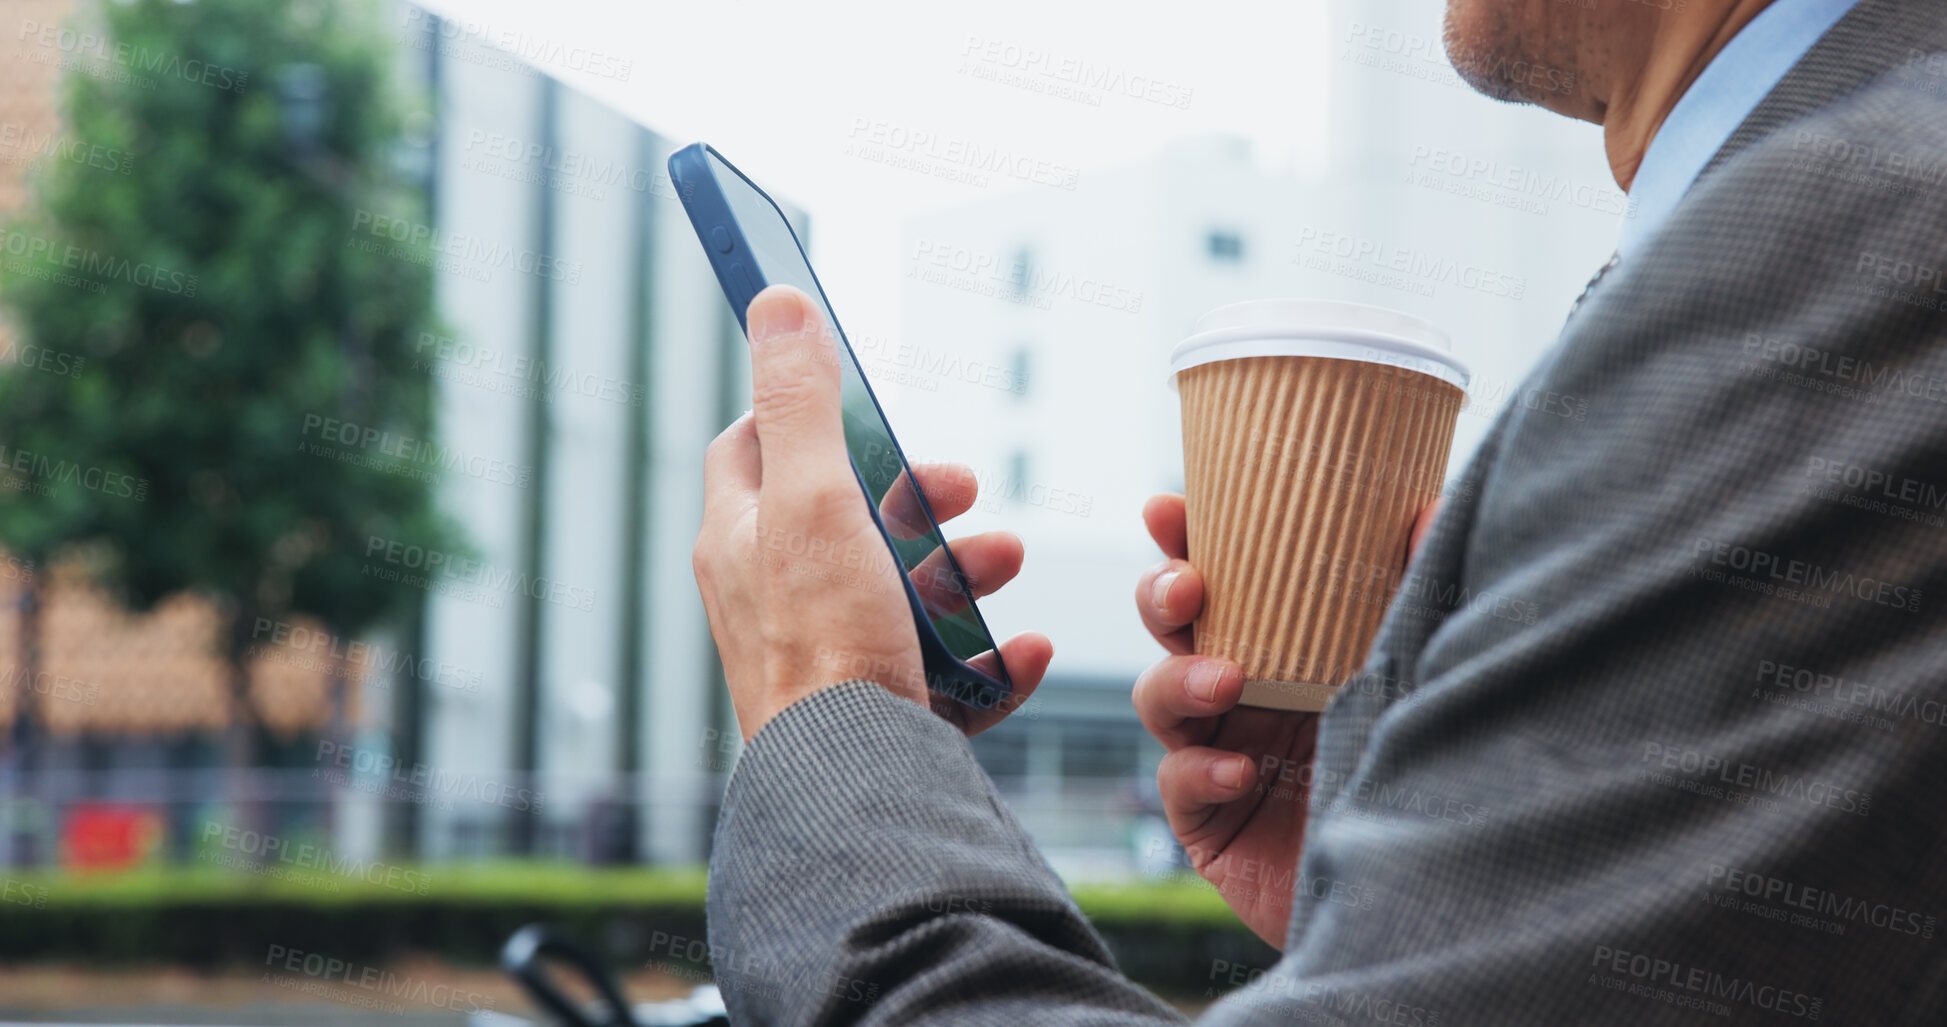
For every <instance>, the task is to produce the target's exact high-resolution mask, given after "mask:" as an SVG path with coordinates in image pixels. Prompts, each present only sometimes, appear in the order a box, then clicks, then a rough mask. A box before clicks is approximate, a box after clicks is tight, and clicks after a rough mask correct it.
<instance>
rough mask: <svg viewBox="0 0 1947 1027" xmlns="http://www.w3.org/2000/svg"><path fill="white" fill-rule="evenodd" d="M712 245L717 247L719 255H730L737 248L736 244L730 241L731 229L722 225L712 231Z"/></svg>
mask: <svg viewBox="0 0 1947 1027" xmlns="http://www.w3.org/2000/svg"><path fill="white" fill-rule="evenodd" d="M710 245H712V246H715V247H716V248H717V252H718V253H729V252H730V251H731V250H733V249H735V248H736V244H735V243H733V242H731V241H730V229H728V228H725V227H723V226H722V225H718V226H717V227H715V228H712V229H710Z"/></svg>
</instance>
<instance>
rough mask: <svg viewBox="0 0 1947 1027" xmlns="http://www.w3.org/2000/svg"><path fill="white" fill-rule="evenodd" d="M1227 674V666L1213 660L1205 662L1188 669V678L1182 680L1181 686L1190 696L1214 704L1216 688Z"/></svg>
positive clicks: (1228, 668) (1228, 671)
mask: <svg viewBox="0 0 1947 1027" xmlns="http://www.w3.org/2000/svg"><path fill="white" fill-rule="evenodd" d="M1228 673H1230V667H1229V665H1227V664H1222V663H1218V662H1216V661H1215V660H1205V661H1204V662H1202V663H1199V664H1197V665H1196V666H1194V667H1191V668H1190V676H1189V677H1188V678H1186V679H1184V682H1183V684H1184V687H1186V688H1188V689H1189V690H1190V694H1191V695H1194V696H1196V697H1197V698H1199V699H1202V700H1203V701H1204V702H1216V701H1217V686H1218V684H1220V683H1222V681H1223V680H1224V675H1225V674H1228Z"/></svg>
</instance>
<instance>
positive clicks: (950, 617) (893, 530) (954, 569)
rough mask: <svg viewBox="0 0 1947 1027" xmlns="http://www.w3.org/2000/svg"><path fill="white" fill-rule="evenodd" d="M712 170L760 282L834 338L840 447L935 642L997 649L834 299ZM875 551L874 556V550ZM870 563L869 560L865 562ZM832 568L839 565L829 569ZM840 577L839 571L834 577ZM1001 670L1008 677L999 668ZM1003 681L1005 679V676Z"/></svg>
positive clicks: (769, 211) (962, 651)
mask: <svg viewBox="0 0 1947 1027" xmlns="http://www.w3.org/2000/svg"><path fill="white" fill-rule="evenodd" d="M708 156H709V161H710V171H711V173H712V174H713V175H714V176H715V177H716V180H717V185H718V186H719V187H720V189H721V190H722V192H723V195H724V198H725V200H726V201H727V202H728V203H729V204H730V209H731V213H732V214H734V215H735V216H736V219H737V225H738V227H739V228H741V229H742V230H743V233H744V237H745V238H744V242H745V245H746V246H747V247H748V250H749V256H750V257H751V258H752V259H753V260H755V261H756V263H757V265H758V271H759V274H760V277H761V278H762V283H761V284H763V285H794V286H797V287H798V288H799V289H802V290H804V292H805V294H806V295H808V296H810V297H811V298H812V299H813V300H814V301H816V302H817V304H818V308H819V310H820V311H821V312H822V314H823V315H824V318H825V327H826V329H827V330H829V331H830V332H831V333H832V337H833V338H834V339H836V340H838V353H839V376H840V381H841V383H842V384H841V387H840V388H841V391H840V396H841V402H842V404H843V407H844V419H845V448H846V449H847V450H849V451H850V452H851V454H852V464H853V465H854V466H855V467H857V468H858V473H859V478H860V480H861V481H862V482H863V483H864V485H865V491H866V494H867V495H868V496H869V497H870V498H871V501H872V503H873V504H874V505H875V506H877V507H878V509H879V512H880V516H881V519H882V520H883V521H884V522H885V525H886V532H887V534H889V535H891V536H892V547H893V549H894V550H895V551H896V552H897V553H898V556H899V560H900V563H901V564H902V567H901V568H900V569H901V571H902V572H904V573H905V574H907V575H908V576H909V577H910V578H911V579H912V582H913V586H914V589H915V591H916V592H918V594H919V597H920V604H921V606H923V607H924V608H925V610H926V615H927V618H928V619H929V620H931V621H932V622H933V628H934V630H936V631H938V632H939V634H940V640H941V641H943V642H945V643H946V647H947V651H948V652H950V653H952V654H953V656H954V658H955V659H958V660H963V661H964V660H968V659H971V658H973V657H975V656H978V655H980V654H981V653H984V652H986V651H988V650H989V649H993V648H995V646H994V638H993V636H992V635H991V634H989V633H988V631H987V625H986V624H985V623H984V622H982V621H981V619H980V612H979V611H978V610H977V609H975V608H974V605H973V603H972V602H971V601H970V600H969V598H968V589H967V586H966V581H965V579H964V578H963V577H962V576H961V574H960V570H959V568H958V566H956V565H955V564H954V562H953V560H952V557H951V555H950V554H949V553H948V551H947V547H946V540H945V539H944V538H942V537H941V535H940V527H939V525H938V524H937V523H936V522H935V521H934V520H933V513H932V508H931V507H930V506H928V505H927V504H926V503H925V502H924V500H923V499H922V498H921V496H920V495H919V494H918V490H917V489H915V488H914V487H913V485H912V469H911V467H910V466H909V465H908V464H907V463H906V456H905V454H904V453H901V452H900V450H899V444H898V443H897V442H895V441H893V437H892V427H891V426H890V425H888V424H887V423H886V417H885V414H884V413H883V412H882V411H880V409H879V403H878V400H876V399H875V398H873V395H872V390H871V388H870V387H868V386H867V385H866V383H865V375H864V374H863V373H861V371H860V369H859V362H858V358H857V357H856V356H855V355H854V354H853V353H852V346H851V344H850V343H849V342H847V341H846V339H845V335H844V333H843V332H841V331H840V330H839V327H838V319H837V318H835V317H833V316H832V310H831V303H830V301H828V300H827V299H826V298H825V292H824V290H823V289H820V288H819V287H818V281H817V279H816V278H814V277H813V276H812V273H811V264H810V263H809V262H808V261H806V259H805V255H804V250H803V249H802V248H800V247H799V245H798V239H797V236H796V235H795V234H794V233H793V232H792V231H791V224H790V222H789V221H786V220H785V217H784V212H783V211H780V210H778V209H777V205H776V204H773V203H772V202H771V200H770V197H768V196H765V195H764V194H763V193H761V192H759V191H758V190H757V189H756V187H754V186H752V185H751V184H750V183H749V182H748V181H746V180H745V179H744V177H743V176H742V175H741V174H738V173H737V171H736V169H734V168H732V167H730V166H729V165H727V164H725V163H723V162H722V161H721V160H718V159H717V156H716V154H715V153H710V154H709V155H708ZM874 555H875V556H876V554H874ZM865 564H866V566H867V567H870V566H871V560H870V559H869V558H868V559H867V560H866V561H865ZM833 569H834V570H835V571H837V570H839V568H833ZM834 576H835V577H837V576H838V575H834ZM1001 673H1002V675H1005V674H1006V671H1005V670H1003V671H1002V672H1001ZM1001 680H1003V681H1005V680H1006V678H1005V676H1003V677H1002V679H1001Z"/></svg>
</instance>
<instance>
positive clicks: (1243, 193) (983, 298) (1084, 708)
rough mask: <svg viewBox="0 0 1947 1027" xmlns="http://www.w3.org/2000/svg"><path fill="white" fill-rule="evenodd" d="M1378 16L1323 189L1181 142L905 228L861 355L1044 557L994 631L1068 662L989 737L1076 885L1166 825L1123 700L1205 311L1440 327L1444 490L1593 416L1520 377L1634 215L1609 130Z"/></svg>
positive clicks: (930, 442)
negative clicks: (1547, 425) (1184, 368)
mask: <svg viewBox="0 0 1947 1027" xmlns="http://www.w3.org/2000/svg"><path fill="white" fill-rule="evenodd" d="M1369 7H1370V5H1360V6H1359V7H1355V6H1354V5H1352V4H1350V3H1340V4H1338V5H1336V8H1335V22H1334V24H1335V28H1334V31H1333V40H1332V49H1333V58H1334V61H1333V64H1332V70H1331V79H1332V83H1333V90H1332V92H1333V96H1334V103H1333V112H1334V117H1335V118H1336V119H1337V123H1336V124H1335V126H1334V130H1333V132H1332V135H1331V138H1332V144H1331V147H1330V150H1329V152H1328V153H1327V154H1326V155H1325V157H1324V159H1323V160H1319V161H1315V162H1312V164H1311V169H1310V170H1294V169H1284V168H1267V167H1265V166H1264V165H1263V163H1262V162H1261V161H1259V160H1258V159H1257V158H1256V156H1255V155H1254V154H1253V153H1252V149H1251V146H1250V144H1249V143H1248V142H1247V141H1246V140H1244V139H1240V138H1231V137H1204V138H1190V139H1181V140H1178V141H1176V142H1173V143H1171V144H1169V145H1167V146H1166V147H1164V148H1163V149H1162V150H1161V151H1160V152H1159V153H1158V154H1157V155H1156V156H1155V157H1154V158H1153V159H1151V160H1149V161H1147V162H1145V163H1142V164H1140V165H1137V166H1131V167H1125V168H1120V169H1115V170H1109V171H1104V172H1100V173H1095V172H1089V173H1084V174H1081V175H1079V176H1077V177H1076V179H1075V180H1074V181H1073V182H1070V183H1065V184H1064V185H1063V187H1059V188H1055V187H1048V188H1036V187H1027V188H1022V189H1018V190H1015V191H1013V192H1010V193H1007V194H1004V195H994V196H992V197H985V198H982V199H979V200H976V201H973V202H970V203H967V204H964V205H961V206H957V207H953V208H950V209H945V210H941V211H938V212H936V213H933V214H929V215H925V216H921V217H916V218H913V219H911V220H910V221H909V222H908V225H907V227H906V229H905V231H904V232H903V234H902V240H903V241H902V249H901V252H900V253H899V266H898V274H899V275H900V278H901V283H902V284H901V290H902V291H901V296H900V316H899V325H900V334H899V337H898V338H890V339H874V338H866V339H863V340H861V339H854V340H853V343H854V347H855V348H856V349H858V350H859V351H860V355H861V357H862V358H863V360H864V361H865V363H866V365H867V373H868V376H869V377H870V378H871V379H872V380H873V381H874V382H875V387H876V388H877V389H878V390H879V393H880V396H881V399H882V402H884V403H885V405H886V407H887V409H888V413H889V415H890V416H891V417H892V418H893V420H894V422H895V423H896V424H897V425H898V426H899V428H900V432H901V435H902V438H903V439H905V441H906V443H907V448H908V452H909V453H911V454H916V455H923V456H926V457H930V458H937V459H955V460H961V461H964V462H967V463H969V464H972V465H973V466H974V467H975V469H976V474H977V476H978V478H979V480H980V483H981V486H982V495H983V499H982V500H981V501H980V502H979V503H978V504H977V506H976V508H975V510H974V512H973V513H972V514H970V515H969V516H968V518H967V523H966V525H965V527H964V528H963V529H961V530H962V533H971V532H974V531H977V530H986V529H1001V528H1004V529H1008V530H1013V531H1016V532H1018V533H1020V534H1021V535H1022V536H1023V537H1024V539H1025V541H1026V545H1027V552H1028V558H1027V563H1026V566H1025V568H1024V570H1023V571H1022V574H1021V577H1020V578H1019V579H1018V580H1017V581H1016V583H1015V584H1013V585H1011V586H1010V587H1009V588H1008V589H1006V590H1005V591H1003V592H1002V593H1000V594H998V595H996V596H995V597H993V598H992V599H989V600H985V601H983V603H982V607H983V610H984V611H985V612H986V614H987V616H988V619H989V621H990V623H992V624H993V625H994V626H995V630H996V633H997V634H1003V635H1004V634H1009V633H1012V632H1015V631H1019V630H1025V629H1049V628H1050V626H1053V625H1059V626H1060V630H1059V631H1051V634H1053V635H1054V640H1055V643H1056V653H1057V655H1056V660H1055V664H1054V666H1053V667H1052V668H1051V670H1050V672H1049V677H1048V680H1047V681H1046V682H1045V683H1044V684H1043V685H1042V687H1041V691H1040V693H1039V696H1038V698H1037V700H1036V703H1035V704H1033V706H1031V707H1030V712H1031V713H1032V714H1033V715H1031V716H1029V717H1027V718H1024V719H1023V722H1022V723H1021V724H1019V725H1016V726H1015V728H1014V729H1012V730H1006V731H995V732H991V733H989V734H987V735H983V736H980V737H979V738H976V739H975V745H976V748H977V749H978V750H979V751H980V753H981V757H982V759H983V761H984V762H985V764H986V765H987V766H988V768H989V769H990V771H992V772H993V773H994V774H995V775H996V777H997V779H998V780H1000V781H1001V782H1002V786H1003V789H1004V790H1006V791H1007V792H1008V794H1009V796H1010V799H1011V801H1014V802H1015V803H1016V804H1017V806H1018V807H1019V808H1020V810H1021V814H1022V816H1023V818H1024V821H1025V822H1026V823H1027V824H1028V825H1029V827H1030V829H1031V830H1033V831H1034V832H1035V833H1036V835H1037V837H1038V839H1039V840H1040V841H1041V842H1042V843H1043V844H1044V846H1047V847H1049V848H1050V849H1051V850H1052V852H1053V854H1054V858H1055V860H1056V863H1057V866H1061V867H1063V868H1064V869H1065V870H1070V871H1076V872H1088V871H1090V870H1094V869H1100V870H1114V869H1118V868H1127V867H1128V866H1129V865H1130V861H1131V860H1133V861H1134V863H1135V865H1137V866H1141V865H1143V864H1144V863H1145V862H1147V860H1146V854H1148V853H1152V852H1153V846H1152V845H1151V843H1150V842H1149V841H1147V840H1146V839H1148V838H1149V836H1150V834H1153V832H1154V830H1155V828H1154V824H1153V821H1152V822H1147V825H1148V826H1147V828H1146V829H1145V827H1144V826H1143V825H1144V824H1145V821H1142V820H1139V819H1132V816H1131V814H1132V813H1134V812H1135V811H1137V810H1153V805H1152V803H1153V800H1147V799H1142V798H1141V797H1142V796H1144V795H1145V794H1146V793H1147V789H1148V788H1149V787H1150V782H1151V781H1152V780H1153V768H1154V762H1155V760H1156V759H1157V758H1159V757H1160V754H1161V750H1160V747H1159V746H1157V745H1156V744H1155V743H1154V742H1153V741H1152V740H1150V739H1149V737H1148V736H1147V734H1146V733H1145V732H1144V731H1143V730H1142V728H1141V726H1140V725H1139V724H1138V723H1137V722H1136V720H1135V716H1134V712H1133V710H1132V708H1131V705H1130V700H1129V691H1130V683H1131V681H1133V680H1134V678H1135V676H1136V675H1137V674H1138V673H1140V672H1141V670H1142V669H1143V668H1144V667H1146V666H1147V665H1149V664H1150V663H1152V662H1154V661H1155V660H1156V659H1157V658H1159V657H1160V656H1161V655H1162V651H1161V649H1160V648H1159V647H1157V646H1156V645H1155V644H1154V643H1153V642H1152V641H1150V640H1149V638H1148V636H1147V635H1146V633H1145V632H1144V631H1143V628H1142V626H1141V623H1140V622H1139V620H1138V619H1137V616H1136V611H1135V609H1134V598H1133V594H1134V586H1135V582H1136V580H1137V577H1138V576H1139V575H1140V574H1141V572H1142V571H1143V570H1144V569H1145V568H1146V567H1148V566H1149V565H1151V564H1153V563H1155V562H1157V561H1158V560H1160V559H1161V555H1160V554H1159V553H1158V552H1157V550H1156V547H1155V545H1154V543H1153V542H1151V541H1150V539H1149V538H1148V536H1147V533H1146V532H1145V530H1144V528H1143V524H1142V521H1141V518H1140V515H1139V514H1140V510H1141V508H1142V503H1143V501H1144V500H1145V499H1146V498H1147V497H1148V496H1150V495H1152V494H1154V493H1157V492H1162V491H1177V490H1180V489H1181V488H1182V482H1183V478H1182V459H1181V454H1182V442H1181V426H1180V421H1179V416H1180V415H1179V411H1178V408H1177V404H1176V398H1175V394H1174V392H1173V391H1172V390H1171V388H1170V386H1169V384H1168V368H1169V353H1170V350H1171V349H1172V348H1173V347H1174V346H1175V345H1176V344H1177V343H1178V342H1180V341H1182V340H1183V339H1184V338H1186V337H1187V336H1189V335H1190V334H1191V333H1192V331H1193V330H1194V326H1195V323H1196V320H1197V318H1198V317H1199V316H1200V315H1202V314H1203V313H1205V312H1206V311H1208V310H1210V309H1212V308H1214V307H1217V306H1220V305H1222V304H1226V303H1232V302H1237V301H1240V300H1245V299H1255V298H1265V297H1312V298H1321V299H1333V300H1346V301H1353V302H1360V303H1369V304H1376V305H1380V306H1386V307H1391V308H1395V309H1399V310H1404V311H1407V312H1410V313H1413V314H1417V315H1420V316H1422V317H1426V318H1429V319H1431V320H1433V321H1435V322H1437V323H1439V324H1440V325H1442V326H1443V327H1444V328H1445V329H1446V330H1447V331H1448V333H1449V334H1450V335H1451V336H1452V338H1453V340H1454V348H1455V351H1456V352H1457V353H1458V354H1459V355H1460V356H1461V358H1462V359H1463V360H1464V361H1465V362H1466V363H1467V364H1468V365H1469V366H1470V368H1471V370H1472V372H1473V380H1472V387H1471V388H1470V390H1469V392H1470V395H1469V400H1468V403H1467V406H1466V408H1465V410H1464V412H1463V413H1462V415H1461V417H1460V422H1459V425H1458V428H1457V430H1456V436H1455V441H1454V452H1453V457H1452V461H1451V463H1450V475H1458V474H1459V473H1460V471H1461V469H1462V468H1463V467H1464V465H1465V463H1466V460H1467V458H1468V456H1469V455H1470V454H1471V453H1472V451H1473V449H1474V448H1475V447H1476V446H1477V445H1478V444H1479V442H1480V440H1481V438H1482V436H1483V435H1484V434H1485V432H1486V430H1487V428H1488V427H1489V425H1490V424H1491V422H1492V419H1493V417H1494V415H1495V414H1497V413H1498V412H1499V411H1500V410H1501V409H1502V408H1503V407H1505V406H1506V405H1507V404H1509V403H1546V404H1549V405H1550V407H1551V409H1556V410H1560V411H1562V412H1563V413H1564V414H1565V415H1567V416H1573V415H1574V411H1575V409H1576V408H1575V404H1576V402H1577V399H1576V398H1575V397H1559V396H1557V397H1541V396H1536V395H1533V394H1532V393H1531V392H1530V391H1526V390H1524V389H1523V388H1522V384H1521V383H1522V380H1523V378H1524V377H1525V376H1526V375H1527V373H1528V371H1529V369H1530V367H1531V366H1532V364H1533V363H1534V362H1535V360H1536V359H1538V357H1539V356H1540V354H1541V353H1542V352H1543V351H1544V350H1545V349H1546V348H1547V347H1548V346H1549V345H1550V344H1551V343H1552V342H1553V341H1554V338H1555V335H1556V332H1557V331H1558V330H1559V328H1560V326H1561V324H1562V321H1563V318H1564V317H1565V316H1566V315H1567V313H1568V309H1569V305H1570V303H1571V302H1572V301H1573V299H1574V298H1575V296H1576V295H1577V294H1579V293H1580V291H1581V289H1582V287H1583V285H1584V284H1585V283H1586V281H1587V279H1588V277H1589V276H1590V275H1591V274H1592V273H1593V272H1594V271H1595V270H1596V269H1597V268H1598V267H1599V266H1601V264H1602V263H1603V261H1604V260H1606V258H1607V256H1608V254H1609V252H1610V251H1611V249H1612V248H1613V245H1614V240H1615V235H1616V233H1617V231H1618V230H1619V229H1620V227H1621V223H1622V219H1623V218H1624V217H1625V216H1626V214H1627V198H1626V196H1625V195H1624V194H1623V193H1622V192H1620V191H1619V190H1618V189H1617V188H1616V186H1615V183H1614V181H1613V180H1612V179H1611V178H1610V176H1609V173H1608V170H1607V168H1606V166H1605V165H1604V164H1603V163H1602V160H1601V157H1602V153H1601V148H1600V141H1599V138H1597V137H1596V136H1595V134H1594V132H1593V131H1592V130H1590V131H1584V129H1587V128H1588V127H1587V126H1572V125H1568V124H1566V123H1564V122H1562V120H1561V119H1559V118H1556V117H1554V116H1553V115H1548V114H1545V113H1543V112H1540V111H1537V110H1533V109H1517V108H1510V107H1497V108H1492V109H1491V110H1489V109H1488V108H1490V106H1491V105H1490V104H1489V102H1488V101H1487V100H1485V99H1483V98H1482V97H1480V96H1479V95H1477V94H1475V93H1474V92H1472V90H1471V89H1469V88H1468V87H1467V86H1466V85H1465V84H1464V83H1462V82H1461V81H1460V80H1459V79H1458V77H1457V76H1456V75H1455V74H1454V72H1453V70H1452V69H1451V67H1449V66H1448V64H1447V62H1446V59H1445V55H1444V51H1443V49H1442V47H1441V43H1440V38H1441V37H1440V28H1439V11H1438V9H1437V5H1434V6H1430V7H1428V8H1427V9H1425V10H1423V11H1414V12H1408V11H1405V10H1403V9H1402V10H1391V9H1388V10H1386V11H1371V10H1367V8H1369ZM1537 73H1538V74H1539V72H1537ZM1382 126H1383V129H1382ZM943 411H944V412H946V414H945V415H944V416H943V415H942V412H943ZM1466 487H1468V485H1467V483H1465V482H1461V481H1457V480H1452V479H1451V478H1450V481H1449V485H1448V488H1449V490H1453V489H1460V488H1466ZM1078 611H1079V612H1078ZM1117 780H1119V781H1120V782H1122V784H1121V786H1120V787H1119V788H1109V787H1107V784H1108V782H1111V781H1117ZM1117 795H1122V796H1135V797H1137V800H1135V801H1130V800H1125V801H1122V802H1121V803H1120V804H1119V808H1118V804H1117V803H1116V801H1115V797H1116V796H1117ZM1105 811H1114V812H1113V813H1112V814H1111V816H1112V818H1113V819H1114V820H1115V821H1116V822H1117V823H1118V824H1120V825H1122V829H1121V830H1105V829H1104V828H1105V826H1106V825H1105V823H1104V814H1105Z"/></svg>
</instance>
